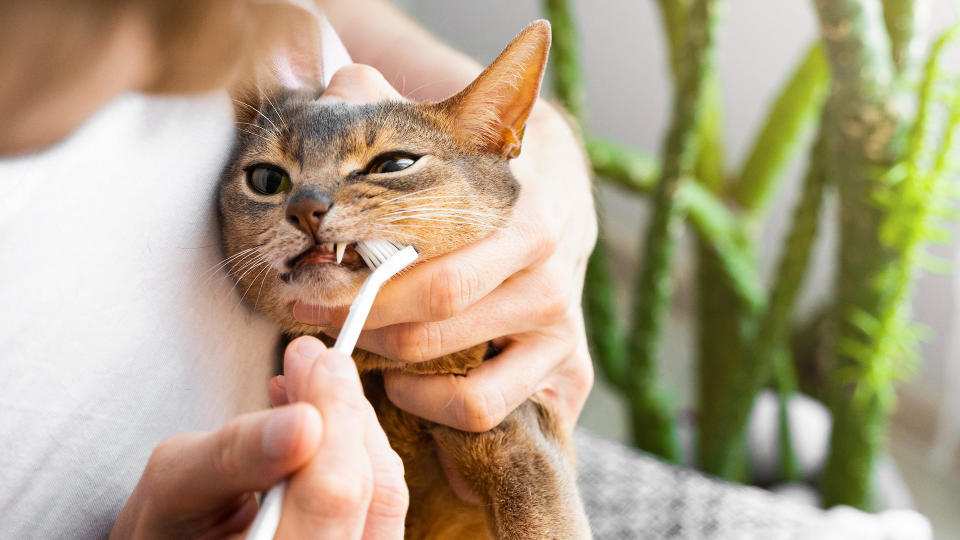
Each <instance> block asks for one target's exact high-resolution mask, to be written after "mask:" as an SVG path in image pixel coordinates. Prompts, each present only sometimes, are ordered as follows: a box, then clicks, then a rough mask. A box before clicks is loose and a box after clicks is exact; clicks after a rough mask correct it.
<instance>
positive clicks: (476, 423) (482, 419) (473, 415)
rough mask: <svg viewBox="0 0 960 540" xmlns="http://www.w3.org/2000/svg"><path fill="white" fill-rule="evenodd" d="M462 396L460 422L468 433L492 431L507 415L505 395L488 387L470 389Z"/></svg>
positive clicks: (479, 385)
mask: <svg viewBox="0 0 960 540" xmlns="http://www.w3.org/2000/svg"><path fill="white" fill-rule="evenodd" d="M460 396H461V397H460V407H459V417H460V418H459V420H460V424H461V426H462V427H463V429H464V430H466V431H474V432H482V431H490V430H491V429H493V428H495V427H497V425H498V424H500V421H501V420H503V418H504V417H505V416H506V415H507V410H506V409H507V406H506V402H505V401H504V399H503V395H502V394H501V393H500V392H499V391H497V390H495V389H491V388H488V387H487V386H486V385H482V384H478V385H475V386H472V387H468V388H466V389H464V391H463V392H461V394H460Z"/></svg>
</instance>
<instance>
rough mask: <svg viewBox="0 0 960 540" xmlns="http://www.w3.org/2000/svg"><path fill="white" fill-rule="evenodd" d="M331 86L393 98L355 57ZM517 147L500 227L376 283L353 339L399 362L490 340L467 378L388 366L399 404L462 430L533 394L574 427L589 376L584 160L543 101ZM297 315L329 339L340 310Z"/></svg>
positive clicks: (300, 307) (362, 97)
mask: <svg viewBox="0 0 960 540" xmlns="http://www.w3.org/2000/svg"><path fill="white" fill-rule="evenodd" d="M338 79H339V80H338ZM327 92H328V93H333V94H335V95H336V96H337V98H340V99H345V100H347V101H350V102H354V103H363V102H368V101H376V100H382V99H385V98H393V99H399V96H398V95H397V94H396V93H395V92H394V91H393V90H392V89H391V88H390V87H389V85H388V84H387V82H386V81H385V80H384V79H383V78H382V76H380V74H379V73H378V72H377V71H376V70H374V69H373V68H370V67H366V66H356V65H354V66H347V67H346V68H344V69H342V70H341V71H339V72H338V73H337V74H336V75H335V76H334V81H333V82H332V83H331V85H330V88H328V90H327ZM523 145H524V146H523V153H522V154H521V156H520V157H519V158H517V159H516V160H514V161H513V162H512V166H513V170H514V173H515V175H516V177H517V179H518V180H519V181H520V184H521V186H522V187H521V192H520V199H519V200H518V202H517V206H516V207H515V209H514V213H513V217H512V219H511V220H510V222H509V224H508V226H507V227H505V228H504V229H501V230H499V231H496V232H495V233H493V234H491V235H490V236H489V237H487V238H484V239H482V240H480V241H479V242H477V243H475V244H473V245H470V246H467V247H465V248H463V249H460V250H458V251H456V252H454V253H450V254H447V255H445V256H442V257H439V258H437V259H434V260H431V261H427V262H425V263H422V264H419V265H417V266H416V267H414V268H412V269H411V270H409V271H408V272H406V273H405V274H404V275H403V276H402V277H399V278H397V279H396V280H392V281H391V282H390V283H388V284H387V285H386V286H384V288H383V289H382V290H381V291H380V293H379V294H378V296H377V300H376V303H375V304H374V307H373V310H372V311H371V312H370V316H369V318H368V319H367V323H366V326H365V328H366V331H365V332H364V333H363V334H362V335H361V337H360V340H359V342H358V347H360V348H363V349H365V350H368V351H371V352H374V353H377V354H380V355H383V356H385V357H387V358H391V359H394V360H401V361H405V362H420V361H423V360H428V359H432V358H437V357H440V356H443V355H445V354H449V353H452V352H455V351H459V350H463V349H466V348H469V347H470V346H473V345H477V344H479V343H484V342H486V341H488V340H493V341H494V342H495V343H496V344H498V345H499V346H500V347H501V348H502V352H501V353H500V354H499V355H498V356H497V357H495V358H493V359H491V360H488V361H487V362H485V363H484V364H483V365H481V366H480V367H478V368H476V369H473V370H472V371H470V373H469V374H468V375H467V376H466V377H459V376H452V375H438V376H418V375H410V374H403V373H395V372H391V373H388V374H386V389H387V395H388V396H389V398H390V400H391V401H393V402H394V403H395V404H396V405H397V406H398V407H400V408H402V409H404V410H406V411H409V412H411V413H413V414H415V415H417V416H420V417H423V418H426V419H428V420H432V421H434V422H439V423H441V424H446V425H448V426H452V427H454V428H458V429H462V430H468V431H484V430H487V429H490V428H492V427H494V426H496V425H497V424H498V423H499V422H500V421H501V420H502V419H503V418H504V417H505V416H506V415H507V414H509V413H510V412H511V411H512V410H513V409H514V408H516V407H517V406H518V405H520V404H521V403H522V402H523V401H525V400H526V399H527V398H529V397H530V396H531V395H533V394H537V395H538V396H539V397H540V398H541V399H542V400H543V401H545V402H546V403H547V404H548V406H550V407H551V408H552V410H554V411H556V412H557V413H558V414H559V415H560V419H561V422H562V423H563V425H564V427H565V428H566V429H567V430H568V431H569V430H572V428H573V425H574V424H575V423H576V419H577V417H578V416H579V414H580V410H581V409H582V408H583V404H584V402H585V401H586V397H587V394H588V393H589V391H590V387H591V385H592V383H593V371H592V365H591V362H590V357H589V352H588V350H587V345H586V336H585V331H584V327H583V317H582V312H581V308H580V296H581V292H582V287H583V276H584V272H585V268H586V261H587V258H588V256H589V254H590V251H591V249H592V248H593V245H594V242H595V240H596V234H597V223H596V215H595V212H594V208H593V200H592V196H591V190H590V181H589V175H588V173H587V167H586V162H585V158H584V156H583V152H582V150H581V149H580V147H579V145H578V143H577V141H576V139H575V137H574V135H573V134H572V132H571V130H570V128H569V126H568V125H567V124H566V122H565V121H564V119H563V118H561V117H560V115H559V113H557V112H556V111H555V110H553V109H552V108H550V107H549V106H547V105H545V104H543V103H538V104H537V106H536V107H535V108H534V112H533V114H532V115H531V116H530V120H529V122H528V126H527V130H526V136H525V138H524V141H523ZM293 313H294V316H296V317H297V319H298V320H300V321H301V322H304V323H308V324H314V325H317V326H320V327H324V328H329V329H331V330H330V333H331V335H336V330H335V328H337V327H339V326H340V325H341V324H342V322H343V320H344V319H345V317H346V313H347V310H346V308H336V309H329V308H325V307H320V306H313V305H307V304H296V305H295V306H294V309H293Z"/></svg>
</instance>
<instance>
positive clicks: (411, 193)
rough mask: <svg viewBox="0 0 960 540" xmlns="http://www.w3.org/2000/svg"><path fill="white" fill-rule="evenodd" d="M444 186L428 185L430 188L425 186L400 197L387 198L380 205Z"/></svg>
mask: <svg viewBox="0 0 960 540" xmlns="http://www.w3.org/2000/svg"><path fill="white" fill-rule="evenodd" d="M444 187H446V186H433V187H428V188H424V189H419V190H417V191H412V192H410V193H405V194H403V195H400V196H398V197H394V198H392V199H387V200H385V201H383V202H381V203H380V206H383V205H386V204H389V203H392V202H393V201H399V200H400V199H405V198H407V197H412V196H414V195H417V194H420V193H426V192H427V191H433V190H435V189H443V188H444Z"/></svg>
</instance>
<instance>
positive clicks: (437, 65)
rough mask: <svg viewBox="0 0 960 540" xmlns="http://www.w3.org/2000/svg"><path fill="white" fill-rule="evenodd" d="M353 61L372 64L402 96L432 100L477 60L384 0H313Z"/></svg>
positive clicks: (469, 75)
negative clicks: (431, 32) (435, 35)
mask: <svg viewBox="0 0 960 540" xmlns="http://www.w3.org/2000/svg"><path fill="white" fill-rule="evenodd" d="M317 2H318V4H319V5H320V7H321V9H323V11H324V13H325V14H326V16H327V18H328V19H329V20H330V24H331V25H332V26H333V27H334V29H336V31H337V33H338V34H339V35H340V39H342V40H343V43H344V45H346V47H347V51H349V52H350V56H351V57H352V58H353V61H354V62H357V63H360V64H368V65H370V66H373V67H375V68H377V70H379V71H380V72H381V73H383V75H384V77H386V79H387V80H388V81H390V83H391V84H392V85H393V86H394V87H395V88H396V89H397V91H399V92H400V93H401V94H402V95H403V96H404V97H408V98H410V99H415V100H422V101H432V100H440V99H444V98H446V97H449V96H451V95H453V94H455V93H457V92H459V91H460V90H462V89H463V88H464V87H465V86H466V85H467V84H469V83H470V81H472V80H473V79H474V78H475V77H476V76H477V75H478V74H479V73H480V70H481V66H480V64H478V63H477V62H476V61H474V60H472V59H471V58H470V57H468V56H467V55H465V54H463V53H461V52H459V51H457V50H455V49H453V48H451V47H449V46H448V45H446V44H444V43H443V42H441V41H440V40H439V39H437V38H436V37H434V36H433V35H431V34H430V33H429V32H427V31H426V30H425V29H423V28H422V27H421V26H420V25H418V24H417V23H415V22H414V21H412V20H411V19H410V18H409V17H407V16H406V15H405V14H404V13H403V12H402V11H400V9H398V8H397V7H396V6H394V5H393V4H392V3H390V2H388V1H386V0H317Z"/></svg>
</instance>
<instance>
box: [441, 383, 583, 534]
mask: <svg viewBox="0 0 960 540" xmlns="http://www.w3.org/2000/svg"><path fill="white" fill-rule="evenodd" d="M432 434H433V436H434V439H435V440H436V442H437V445H438V447H439V448H440V450H441V451H442V452H443V453H444V454H445V455H446V458H447V459H449V461H450V464H451V465H452V467H453V468H454V469H455V470H456V472H457V473H458V474H459V475H460V476H461V477H462V479H463V480H464V481H465V483H466V484H467V486H469V488H470V489H471V490H472V491H473V493H474V494H476V496H477V497H479V498H480V500H481V502H482V504H483V505H484V506H485V507H486V508H487V509H488V524H489V526H490V530H491V534H492V535H493V536H494V538H497V539H498V540H520V539H530V538H537V539H585V538H590V537H591V535H590V528H589V525H588V523H587V518H586V514H585V512H584V510H583V504H582V503H581V501H580V496H579V492H578V491H577V485H576V471H575V469H574V465H573V452H572V450H571V448H572V447H571V445H570V442H569V440H568V438H567V437H565V436H564V435H563V434H562V433H561V432H560V430H559V428H558V424H557V422H556V420H555V418H554V416H553V415H552V414H551V413H550V411H549V410H547V409H546V408H544V407H543V406H542V405H540V404H539V403H537V402H535V401H533V400H528V401H526V402H525V403H524V404H523V405H521V406H520V407H518V408H517V409H516V410H515V411H513V412H512V413H511V414H510V415H509V416H508V417H507V418H506V419H505V420H504V421H503V422H501V423H500V425H499V426H497V427H496V428H494V429H492V430H490V431H487V432H483V433H468V432H463V431H458V430H455V429H452V428H449V427H445V426H437V427H435V428H433V430H432Z"/></svg>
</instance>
